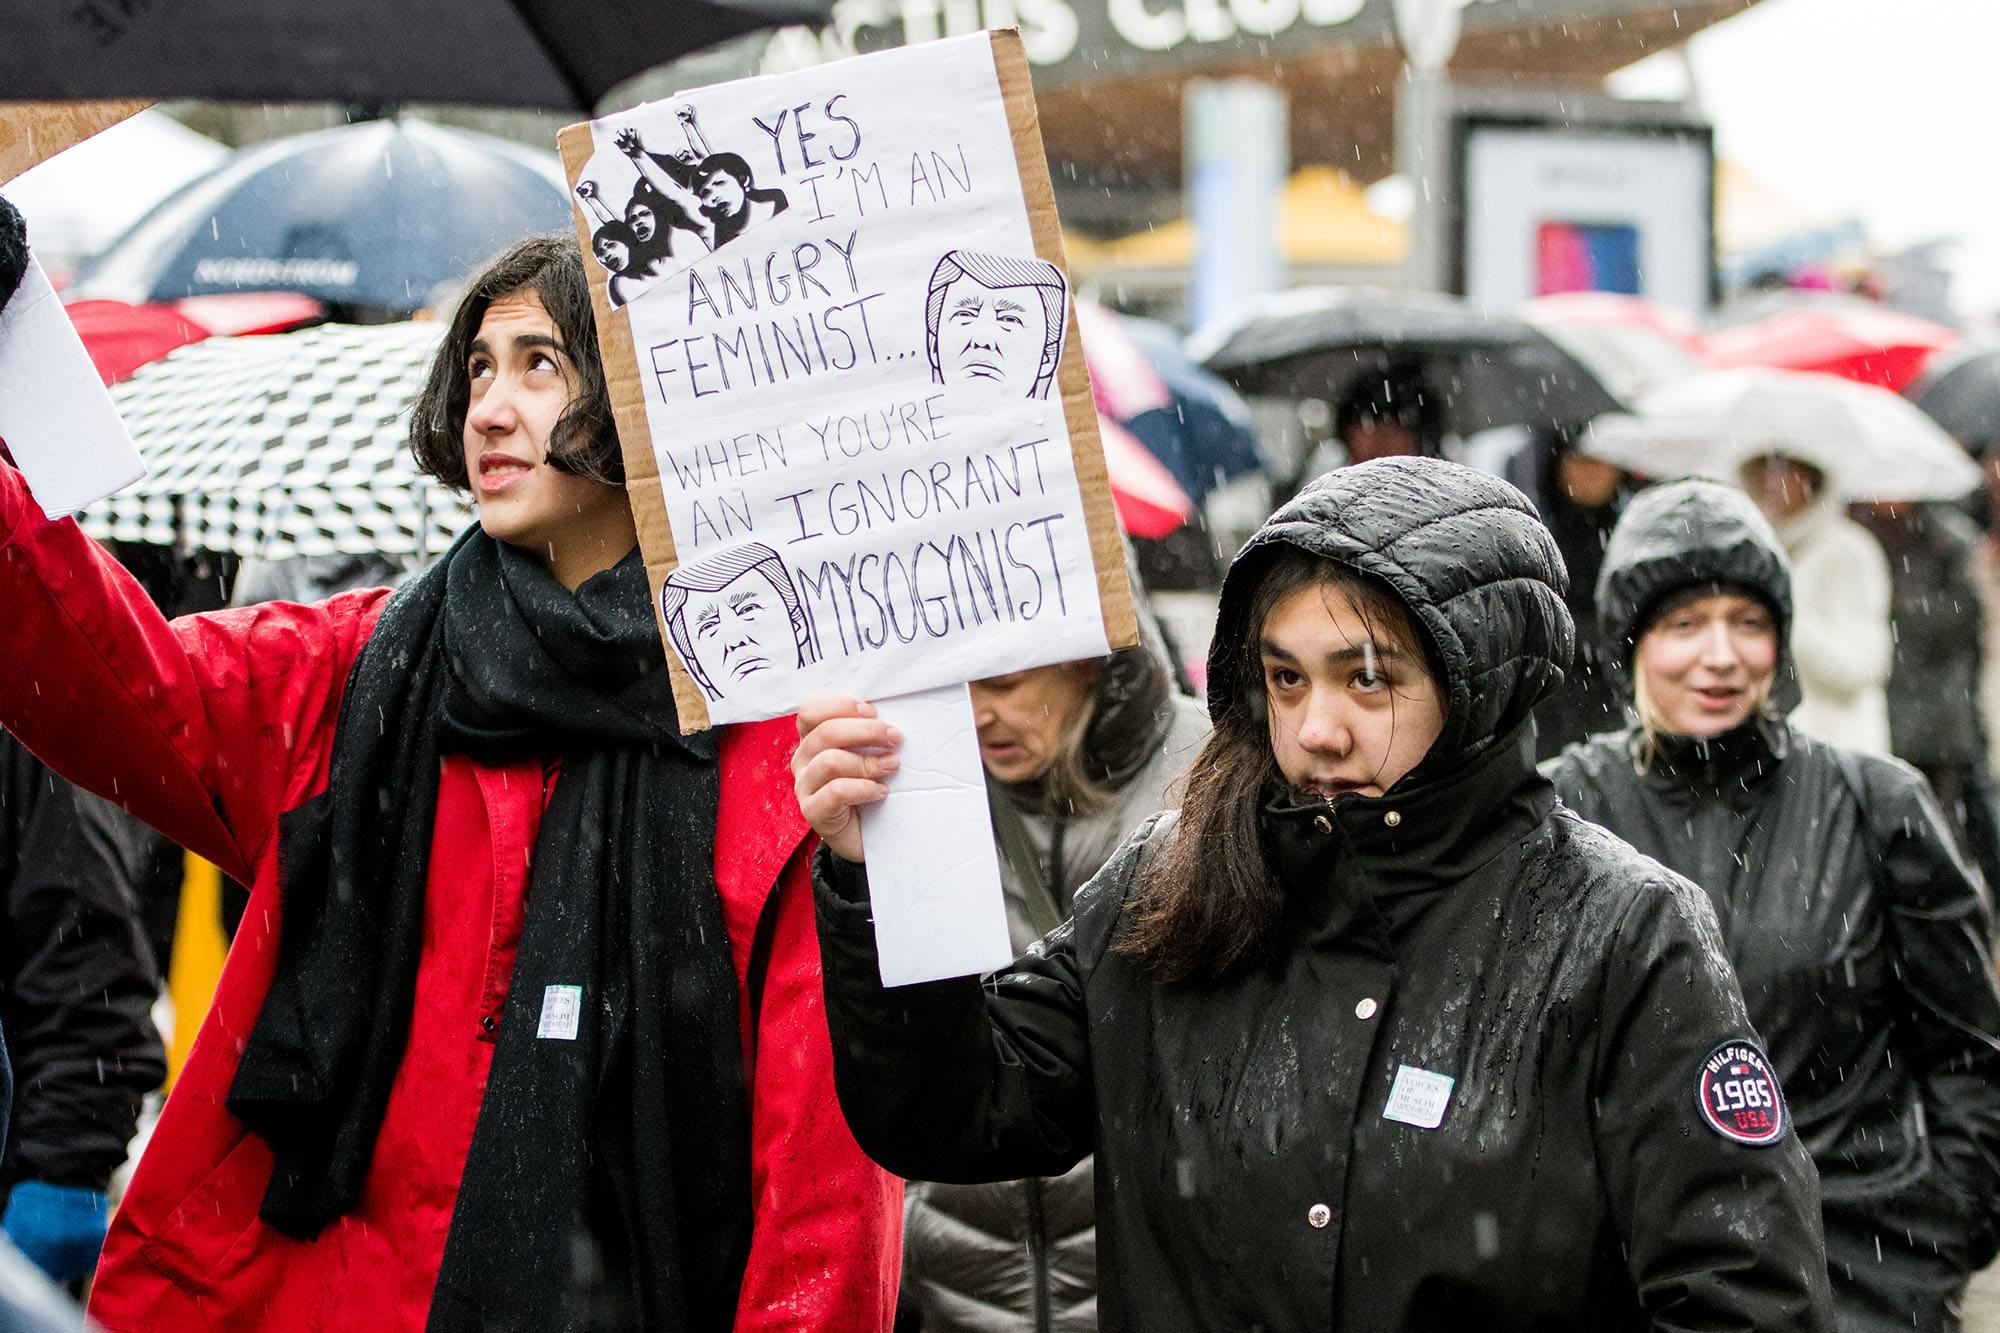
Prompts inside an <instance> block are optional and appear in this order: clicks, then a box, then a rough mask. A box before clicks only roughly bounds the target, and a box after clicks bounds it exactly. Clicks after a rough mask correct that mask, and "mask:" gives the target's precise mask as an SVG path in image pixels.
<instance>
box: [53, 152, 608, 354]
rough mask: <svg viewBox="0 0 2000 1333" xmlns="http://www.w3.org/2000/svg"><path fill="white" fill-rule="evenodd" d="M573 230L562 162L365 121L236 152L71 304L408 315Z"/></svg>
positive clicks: (114, 255) (114, 253)
mask: <svg viewBox="0 0 2000 1333" xmlns="http://www.w3.org/2000/svg"><path fill="white" fill-rule="evenodd" d="M571 225H572V223H571V219H570V206H569V199H568V192H567V191H566V189H565V188H564V183H563V177H562V167H561V163H560V162H559V161H558V160H557V158H556V156H555V155H554V154H553V153H547V152H540V151H537V150H535V149H530V148H524V147H522V146H520V145H518V144H513V143H509V142H507V141H506V140H503V139H495V138H493V137H491V136H489V135H484V134H474V133H472V132H471V131H469V130H454V129H445V128H442V127H440V126H437V125H431V124H428V123H426V122H424V121H418V120H375V121H366V122H363V123H361V124H358V125H347V126H342V127H341V128H338V129H331V130H322V131H319V132H318V133H316V134H304V135H299V136H297V137H296V138H290V139H280V140H276V141H274V142H271V143H265V144H259V145H257V146H255V147H252V148H246V149H244V150H242V151H241V152H239V153H237V154H235V155H234V156H233V157H231V158H230V159H229V161H227V162H225V163H224V164H223V165H222V166H220V167H218V168H217V169H216V170H215V171H213V172H211V173H210V174H208V175H207V176H204V177H201V178H200V179H198V180H196V181H194V182H193V183H191V184H189V185H188V186H186V187H185V188H183V189H182V190H181V191H180V192H179V193H177V194H175V195H173V196H172V197H171V198H169V199H167V200H166V201H165V202H164V203H162V204H161V205H160V206H159V207H158V208H156V209H154V210H153V211H152V212H151V213H148V214H147V215H146V216H145V217H143V218H141V219H140V220H139V221H138V222H137V223H135V224H134V225H133V226H132V228H131V229H130V230H129V231H127V232H126V233H125V234H124V235H123V236H121V237H120V238H119V239H118V240H116V241H114V242H112V244H111V246H110V247H109V248H108V249H107V250H106V251H105V252H104V253H103V254H102V255H100V256H98V257H97V258H96V259H95V260H93V261H91V263H89V264H88V265H86V266H85V267H84V268H83V270H82V271H81V272H79V273H78V274H77V276H76V280H75V281H74V282H73V283H72V284H71V285H70V289H69V291H68V293H66V295H67V296H68V297H69V298H70V299H73V300H81V299H90V298H102V299H106V300H115V301H129V302H132V303H134V304H138V303H141V302H145V301H173V300H179V299H180V298H182V297H187V296H207V295H213V294H217V293H227V292H242V291H292V292H302V293H304V294H305V295H307V296H312V297H316V298H318V299H319V300H322V301H328V302H332V303H335V304H337V305H340V306H345V307H367V308H371V309H374V310H380V311H385V312H388V313H393V314H409V313H411V312H413V311H416V310H420V309H422V308H424V307H425V306H426V305H429V304H430V303H431V301H432V298H433V296H434V295H435V294H436V293H437V290H438V288H439V287H440V285H441V284H453V283H457V282H461V281H463V280H464V279H465V277H466V276H467V275H468V274H469V273H470V272H472V270H473V269H474V268H476V267H477V266H478V265H480V264H482V263H484V262H485V261H486V260H488V259H491V258H492V257H493V256H494V255H496V254H498V253H499V252H500V251H501V250H503V249H505V248H506V247H507V246H508V245H510V244H512V243H513V242H515V241H517V240H519V239H521V238H522V237H523V236H528V235H532V234H534V233H536V232H550V231H562V232H566V231H568V230H569V229H570V227H571Z"/></svg>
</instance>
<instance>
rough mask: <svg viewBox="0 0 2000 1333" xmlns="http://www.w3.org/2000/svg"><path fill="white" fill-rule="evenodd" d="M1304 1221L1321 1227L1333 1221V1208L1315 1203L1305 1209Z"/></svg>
mask: <svg viewBox="0 0 2000 1333" xmlns="http://www.w3.org/2000/svg"><path fill="white" fill-rule="evenodd" d="M1306 1221H1307V1222H1310V1223H1311V1224H1312V1225H1313V1226H1315V1227H1323V1226H1325V1225H1326V1224H1327V1223H1328V1222H1331V1221H1333V1209H1331V1208H1329V1207H1327V1206H1326V1205H1325V1204H1323V1203H1316V1204H1314V1205H1313V1206H1312V1207H1310V1208H1308V1209H1306Z"/></svg>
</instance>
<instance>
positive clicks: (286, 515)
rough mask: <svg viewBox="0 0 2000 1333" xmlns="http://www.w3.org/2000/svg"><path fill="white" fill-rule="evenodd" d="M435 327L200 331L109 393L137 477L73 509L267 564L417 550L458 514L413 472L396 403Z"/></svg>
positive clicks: (118, 535) (412, 380) (445, 539)
mask: <svg viewBox="0 0 2000 1333" xmlns="http://www.w3.org/2000/svg"><path fill="white" fill-rule="evenodd" d="M443 334H444V326H443V325H442V324H433V323H418V324H381V325H373V326H368V327H351V326H347V325H339V324H328V325H323V326H321V327H319V328H314V329H307V330H305V331H303V332H300V333H281V334H273V335H269V336H264V337H252V338H210V339H209V340H207V341H206V342H199V343H193V344H190V345H189V346H187V347H183V348H180V349H179V350H177V351H175V352H174V353H173V354H172V355H170V356H168V357H166V358H165V359H164V360H161V361H156V362H154V363H153V364H152V365H149V366H146V367H144V368H143V369H141V370H140V371H139V372H138V373H137V374H135V375H133V376H132V378H130V379H128V380H126V381H125V382H124V383H122V384H119V385H117V386H115V387H114V388H113V389H112V391H111V393H112V398H113V399H114V401H116V403H117V404H118V410H119V414H120V415H121V416H123V417H124V418H125V424H126V426H127V427H129V428H130V429H131V432H132V439H133V441H134V443H136V444H137V445H138V446H139V452H140V454H141V455H142V456H143V457H144V458H145V460H146V466H147V469H148V473H147V476H146V478H145V479H144V480H143V481H140V482H139V483H137V484H136V485H134V486H132V487H130V488H128V489H127V490H124V491H121V492H120V493H119V494H117V495H115V496H113V497H111V498H110V499H109V500H105V501H102V502H100V503H98V504H96V505H93V506H92V507H91V508H90V510H89V511H88V512H87V513H86V514H84V515H83V516H82V522H83V526H84V530H85V531H86V532H89V533H90V534H91V535H92V536H93V537H98V538H101V539H107V540H114V541H131V542H145V543H148V544H151V545H155V546H177V547H182V548H189V549H195V550H204V551H225V552H230V553H233V554H236V555H240V556H244V557H246V558H248V557H259V558H264V559H271V560H280V559H286V558H289V557H291V556H329V555H385V556H405V557H416V558H419V559H421V558H424V557H426V556H430V555H436V554H438V553H439V552H441V551H443V550H444V548H445V547H446V546H447V545H449V544H450V541H451V539H452V537H453V536H454V535H455V534H456V533H457V531H458V530H459V529H460V528H461V527H463V526H464V524H465V522H466V520H467V517H468V515H469V512H470V511H469V510H468V508H467V506H466V503H465V501H464V499H463V497H460V496H458V495H455V494H454V493H453V492H451V491H448V490H446V489H445V488H444V487H442V486H440V485H438V484H437V483H436V482H434V481H431V480H430V479H429V478H427V477H424V476H422V475H421V474H420V473H419V472H418V471H417V468H416V462H415V460H414V459H413V458H412V457H411V454H410V446H409V408H410V404H411V402H412V401H413V400H414V399H415V398H416V396H417V393H418V391H419V390H420V389H422V387H423V383H424V376H425V374H426V372H427V371H428V369H429V366H430V360H431V356H432V354H433V353H435V352H436V350H437V345H438V342H439V341H440V339H441V338H442V337H443Z"/></svg>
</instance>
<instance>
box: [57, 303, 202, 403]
mask: <svg viewBox="0 0 2000 1333" xmlns="http://www.w3.org/2000/svg"><path fill="white" fill-rule="evenodd" d="M67 309H68V312H69V322H70V323H72V324H74V325H76V334H77V337H79V338H81V339H83V348H84V350H85V351H87V352H89V353H90V359H91V361H92V362H93V363H94V364H95V365H96V366H97V373H98V374H100V375H102V376H103V377H104V382H105V383H106V384H116V383H117V382H118V381H119V380H122V379H124V378H125V377H126V376H128V375H130V374H131V373H132V372H133V371H135V370H137V369H138V368H139V367H141V366H143V365H146V364H147V363H149V362H153V361H157V360H159V359H160V358H161V357H163V356H165V355H166V354H167V353H168V352H171V351H173V350H174V349H175V348H176V347H184V346H186V345H187V344H188V343H193V342H200V341H201V340H202V339H203V338H206V337H207V336H208V330H207V329H205V328H203V327H202V326H201V325H199V324H197V323H195V322H194V321H193V320H191V319H189V318H188V317H187V316H185V315H183V314H181V313H180V312H179V311H178V310H175V309H174V308H173V307H172V306H171V305H127V304H126V303H125V302H123V301H77V302H75V303H74V304H72V305H70V306H69V307H67Z"/></svg>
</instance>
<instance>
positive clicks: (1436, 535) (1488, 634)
mask: <svg viewBox="0 0 2000 1333" xmlns="http://www.w3.org/2000/svg"><path fill="white" fill-rule="evenodd" d="M1283 546H1292V547H1296V548H1298V549H1299V550H1302V551H1306V552H1309V553H1310V554H1313V555H1317V556H1323V557H1325V558H1326V559H1328V560H1332V561H1335V562H1337V563H1339V564H1343V565H1346V566H1348V567H1349V568H1351V569H1354V570H1357V571H1359V572H1360V573H1363V574H1367V575H1371V576H1373V577H1374V578H1376V579H1379V580H1380V581H1381V582H1383V583H1384V584H1386V585H1388V587H1389V588H1390V590H1391V591H1393V592H1394V593H1395V595H1396V596H1397V597H1398V598H1399V599H1401V601H1402V603H1403V605H1405V606H1406V607H1408V608H1409V610H1410V612H1411V614H1412V615H1413V616H1414V617H1415V619H1416V621H1417V623H1418V624H1419V625H1421V626H1422V627H1423V630H1424V632H1425V633H1426V634H1427V635H1429V636H1430V642H1431V648H1432V651H1433V653H1434V656H1435V660H1436V662H1437V663H1438V664H1439V665H1440V666H1441V667H1442V668H1443V670H1444V674H1445V677H1446V683H1447V684H1448V686H1449V697H1450V705H1449V712H1448V713H1447V715H1446V717H1445V723H1444V730H1443V732H1442V733H1440V734H1439V736H1438V739H1437V741H1436V743H1435V744H1433V745H1432V747H1431V751H1430V754H1429V755H1428V756H1426V758H1425V760H1424V763H1423V765H1422V767H1424V768H1427V769H1428V768H1431V767H1432V766H1433V765H1434V764H1435V763H1436V762H1437V761H1440V760H1450V759H1454V758H1458V757H1462V756H1464V755H1466V754H1468V753H1470V752H1472V751H1474V750H1477V749H1480V748H1483V746H1484V744H1485V743H1486V742H1487V741H1489V740H1490V739H1492V738H1493V737H1495V736H1498V735H1502V734H1505V733H1507V732H1510V731H1512V730H1513V729H1514V728H1515V727H1517V726H1519V725H1520V724H1521V723H1522V722H1524V721H1525V720H1526V719H1527V717H1528V713H1529V710H1531V709H1532V708H1533V707H1534V706H1535V703H1536V701H1537V700H1539V699H1541V698H1542V697H1543V696H1544V695H1546V694H1548V693H1549V692H1551V691H1552V690H1554V689H1555V688H1556V686H1557V685H1558V684H1560V683H1561V681H1562V674H1563V671H1564V669H1565V668H1567V667H1568V665H1569V661H1570V654H1571V652H1572V651H1573V650H1574V647H1575V642H1576V631H1575V628H1574V626H1573V625H1572V624H1571V622H1570V616H1569V611H1568V609H1567V608H1566V607H1565V606H1564V604H1563V591H1564V589H1565V588H1566V587H1567V585H1568V577H1567V575H1566V574H1565V573H1564V571H1563V564H1562V557H1561V556H1560V555H1558V554H1557V552H1556V544H1555V539H1554V538H1553V537H1551V536H1550V535H1549V531H1548V529H1547V528H1545V527H1543V526H1542V523H1541V520H1540V519H1538V518H1536V517H1535V510H1534V506H1532V505H1531V504H1529V503H1528V498H1527V497H1526V496H1524V495H1522V494H1521V492H1519V491H1518V490H1516V489H1514V488H1513V487H1512V486H1510V485H1508V484H1507V483H1506V482H1504V481H1502V480H1500V479H1499V478H1498V477H1493V476H1488V475H1487V474H1486V473H1483V472H1475V471H1473V470H1472V469H1471V468H1468V467H1462V466H1460V465H1459V464H1457V463H1449V462H1445V461H1444V460H1442V459H1436V458H1384V459H1378V460H1376V461H1375V462H1372V463H1361V464H1358V465H1356V466H1354V467H1345V468H1339V469H1337V470H1335V471H1333V472H1329V473H1327V474H1326V475H1325V476H1323V477H1320V478H1319V479H1318V480H1316V481H1314V482H1313V483H1312V484H1311V485H1309V486H1307V487H1306V488H1305V489H1304V490H1302V491H1300V492H1299V493H1298V495H1297V496H1295V497H1293V499H1291V500H1290V501H1289V502H1287V503H1286V504H1285V505H1284V506H1283V507H1282V508H1281V509H1279V510H1278V512H1277V513H1275V514H1273V515H1271V517H1270V518H1269V519H1268V520H1266V521H1265V523H1264V526H1263V527H1262V528H1260V529H1258V531H1257V534H1256V535H1255V536H1254V537H1252V538H1251V539H1250V540H1249V541H1248V542H1246V543H1244V546H1243V549H1242V550H1241V551H1239V552H1237V554H1236V558H1235V559H1234V560H1233V561H1231V562H1230V565H1229V574H1228V576H1227V577H1226V578H1225V579H1224V580H1223V584H1222V602H1221V606H1220V608H1219V609H1218V611H1217V613H1216V620H1215V639H1214V643H1213V645H1212V646H1211V647H1210V649H1209V659H1208V709H1209V715H1210V716H1211V717H1216V718H1220V717H1222V716H1223V715H1224V714H1225V713H1227V712H1228V711H1229V709H1230V708H1232V707H1233V706H1235V705H1236V704H1237V703H1238V702H1239V700H1240V698H1241V696H1242V694H1243V692H1244V690H1245V689H1246V688H1252V687H1255V683H1254V682H1246V681H1245V680H1243V679H1242V671H1243V661H1242V657H1243V644H1244V641H1245V639H1246V638H1247V636H1248V635H1249V633H1250V626H1249V624H1248V621H1249V616H1250V603H1251V600H1252V598H1253V596H1254V593H1255V590H1256V587H1257V584H1258V580H1259V579H1260V577H1261V576H1262V574H1263V571H1264V569H1265V567H1266V566H1267V565H1268V563H1269V562H1270V560H1271V558H1272V556H1273V555H1275V554H1276V553H1277V550H1278V548H1280V547H1283Z"/></svg>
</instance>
